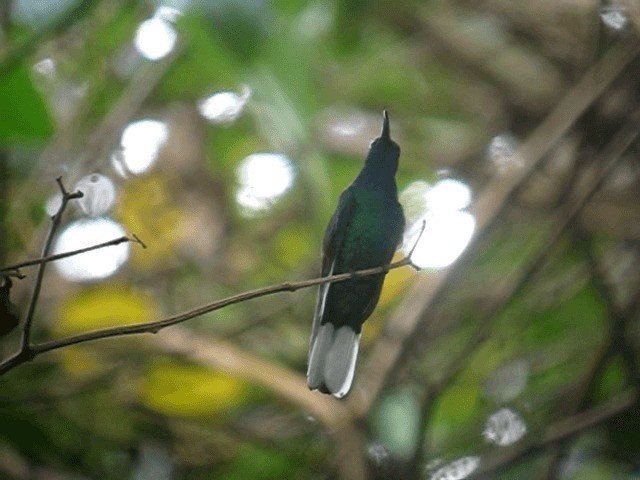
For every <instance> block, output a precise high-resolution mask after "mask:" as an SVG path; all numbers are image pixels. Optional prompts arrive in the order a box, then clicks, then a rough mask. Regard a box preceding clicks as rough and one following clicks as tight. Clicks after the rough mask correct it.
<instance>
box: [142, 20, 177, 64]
mask: <svg viewBox="0 0 640 480" xmlns="http://www.w3.org/2000/svg"><path fill="white" fill-rule="evenodd" d="M177 39H178V34H177V33H176V31H175V29H174V28H173V25H171V23H169V22H167V21H166V20H165V19H163V18H160V17H159V16H158V17H152V18H149V19H147V20H145V21H144V22H142V23H141V24H140V26H139V27H138V30H137V31H136V36H135V39H134V45H135V47H136V49H137V50H138V52H140V55H142V56H143V57H145V58H146V59H148V60H152V61H155V60H160V59H162V58H164V57H166V56H167V55H168V54H169V53H171V51H172V50H173V49H174V47H175V45H176V41H177Z"/></svg>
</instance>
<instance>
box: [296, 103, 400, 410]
mask: <svg viewBox="0 0 640 480" xmlns="http://www.w3.org/2000/svg"><path fill="white" fill-rule="evenodd" d="M399 158H400V147H399V146H398V145H397V144H396V143H395V142H394V141H393V140H391V136H390V131H389V115H388V114H387V111H386V110H385V111H384V121H383V126H382V134H381V135H380V137H379V138H377V139H375V140H374V141H373V143H372V144H371V147H370V148H369V153H368V154H367V158H366V160H365V163H364V167H363V168H362V170H361V171H360V173H359V174H358V176H357V177H356V179H355V180H354V181H353V183H352V184H351V185H349V187H347V189H346V190H345V191H344V192H342V194H341V195H340V200H339V203H338V207H337V208H336V211H335V212H334V214H333V216H332V217H331V220H330V222H329V225H328V227H327V230H326V232H325V235H324V240H323V242H322V276H323V277H326V276H329V275H335V274H339V273H346V272H353V271H357V270H362V269H365V268H371V267H379V266H383V265H386V264H388V263H389V262H390V261H391V258H392V257H393V253H394V252H395V251H396V248H397V247H398V244H399V243H400V239H401V238H402V232H403V230H404V223H405V222H404V215H403V213H402V207H401V206H400V204H399V203H398V189H397V187H396V182H395V174H396V170H397V169H398V159H399ZM384 277H385V274H380V275H372V276H368V277H362V278H357V279H350V280H347V281H344V282H338V283H325V284H323V285H321V286H320V291H319V294H318V303H317V306H316V311H315V316H314V319H313V327H312V331H311V342H310V345H309V358H308V368H307V383H308V385H309V388H310V389H311V390H316V389H318V390H320V391H321V392H323V393H330V394H332V395H333V396H335V397H337V398H341V397H343V396H344V395H346V394H347V393H348V392H349V390H350V389H351V384H352V382H353V377H354V372H355V366H356V358H357V356H358V345H359V342H360V332H361V330H362V324H363V323H364V321H365V320H366V319H367V318H369V316H370V315H371V313H372V312H373V310H374V309H375V307H376V304H377V303H378V299H379V298H380V292H381V290H382V284H383V282H384Z"/></svg>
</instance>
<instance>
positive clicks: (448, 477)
mask: <svg viewBox="0 0 640 480" xmlns="http://www.w3.org/2000/svg"><path fill="white" fill-rule="evenodd" d="M479 466H480V457H478V456H473V455H470V456H467V457H462V458H459V459H457V460H454V461H453V462H450V463H448V464H446V465H445V466H443V467H440V468H439V469H438V470H436V471H435V472H433V474H431V476H430V477H429V480H463V479H465V478H467V477H468V476H469V475H471V474H472V473H473V472H474V471H475V470H476V469H477V468H478V467H479Z"/></svg>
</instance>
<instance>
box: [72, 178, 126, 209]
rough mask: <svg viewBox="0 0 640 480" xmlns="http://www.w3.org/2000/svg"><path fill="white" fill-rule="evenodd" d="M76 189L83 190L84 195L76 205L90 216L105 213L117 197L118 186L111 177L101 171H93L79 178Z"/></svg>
mask: <svg viewBox="0 0 640 480" xmlns="http://www.w3.org/2000/svg"><path fill="white" fill-rule="evenodd" d="M74 190H79V191H81V192H82V194H83V195H82V197H81V198H79V199H77V200H76V205H78V206H79V207H80V210H82V212H83V213H84V214H85V215H88V216H89V217H98V216H100V215H104V214H105V213H107V212H108V211H109V209H111V207H112V206H113V203H114V202H115V199H116V186H115V185H114V183H113V182H112V181H111V179H110V178H109V177H106V176H104V175H101V174H99V173H92V174H91V175H87V176H86V177H83V178H81V179H80V180H78V182H77V183H76V185H75V187H74Z"/></svg>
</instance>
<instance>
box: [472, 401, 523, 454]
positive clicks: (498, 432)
mask: <svg viewBox="0 0 640 480" xmlns="http://www.w3.org/2000/svg"><path fill="white" fill-rule="evenodd" d="M526 433H527V425H526V423H525V422H524V419H523V418H522V417H521V416H520V415H519V414H518V413H516V412H514V411H513V410H511V409H509V408H501V409H500V410H498V411H497V412H495V413H493V414H492V415H491V416H489V418H488V419H487V422H486V423H485V426H484V431H483V432H482V436H483V437H484V438H485V440H486V441H487V442H489V443H493V444H495V445H498V446H500V447H506V446H508V445H512V444H514V443H516V442H517V441H518V440H520V439H521V438H522V437H524V435H525V434H526Z"/></svg>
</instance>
